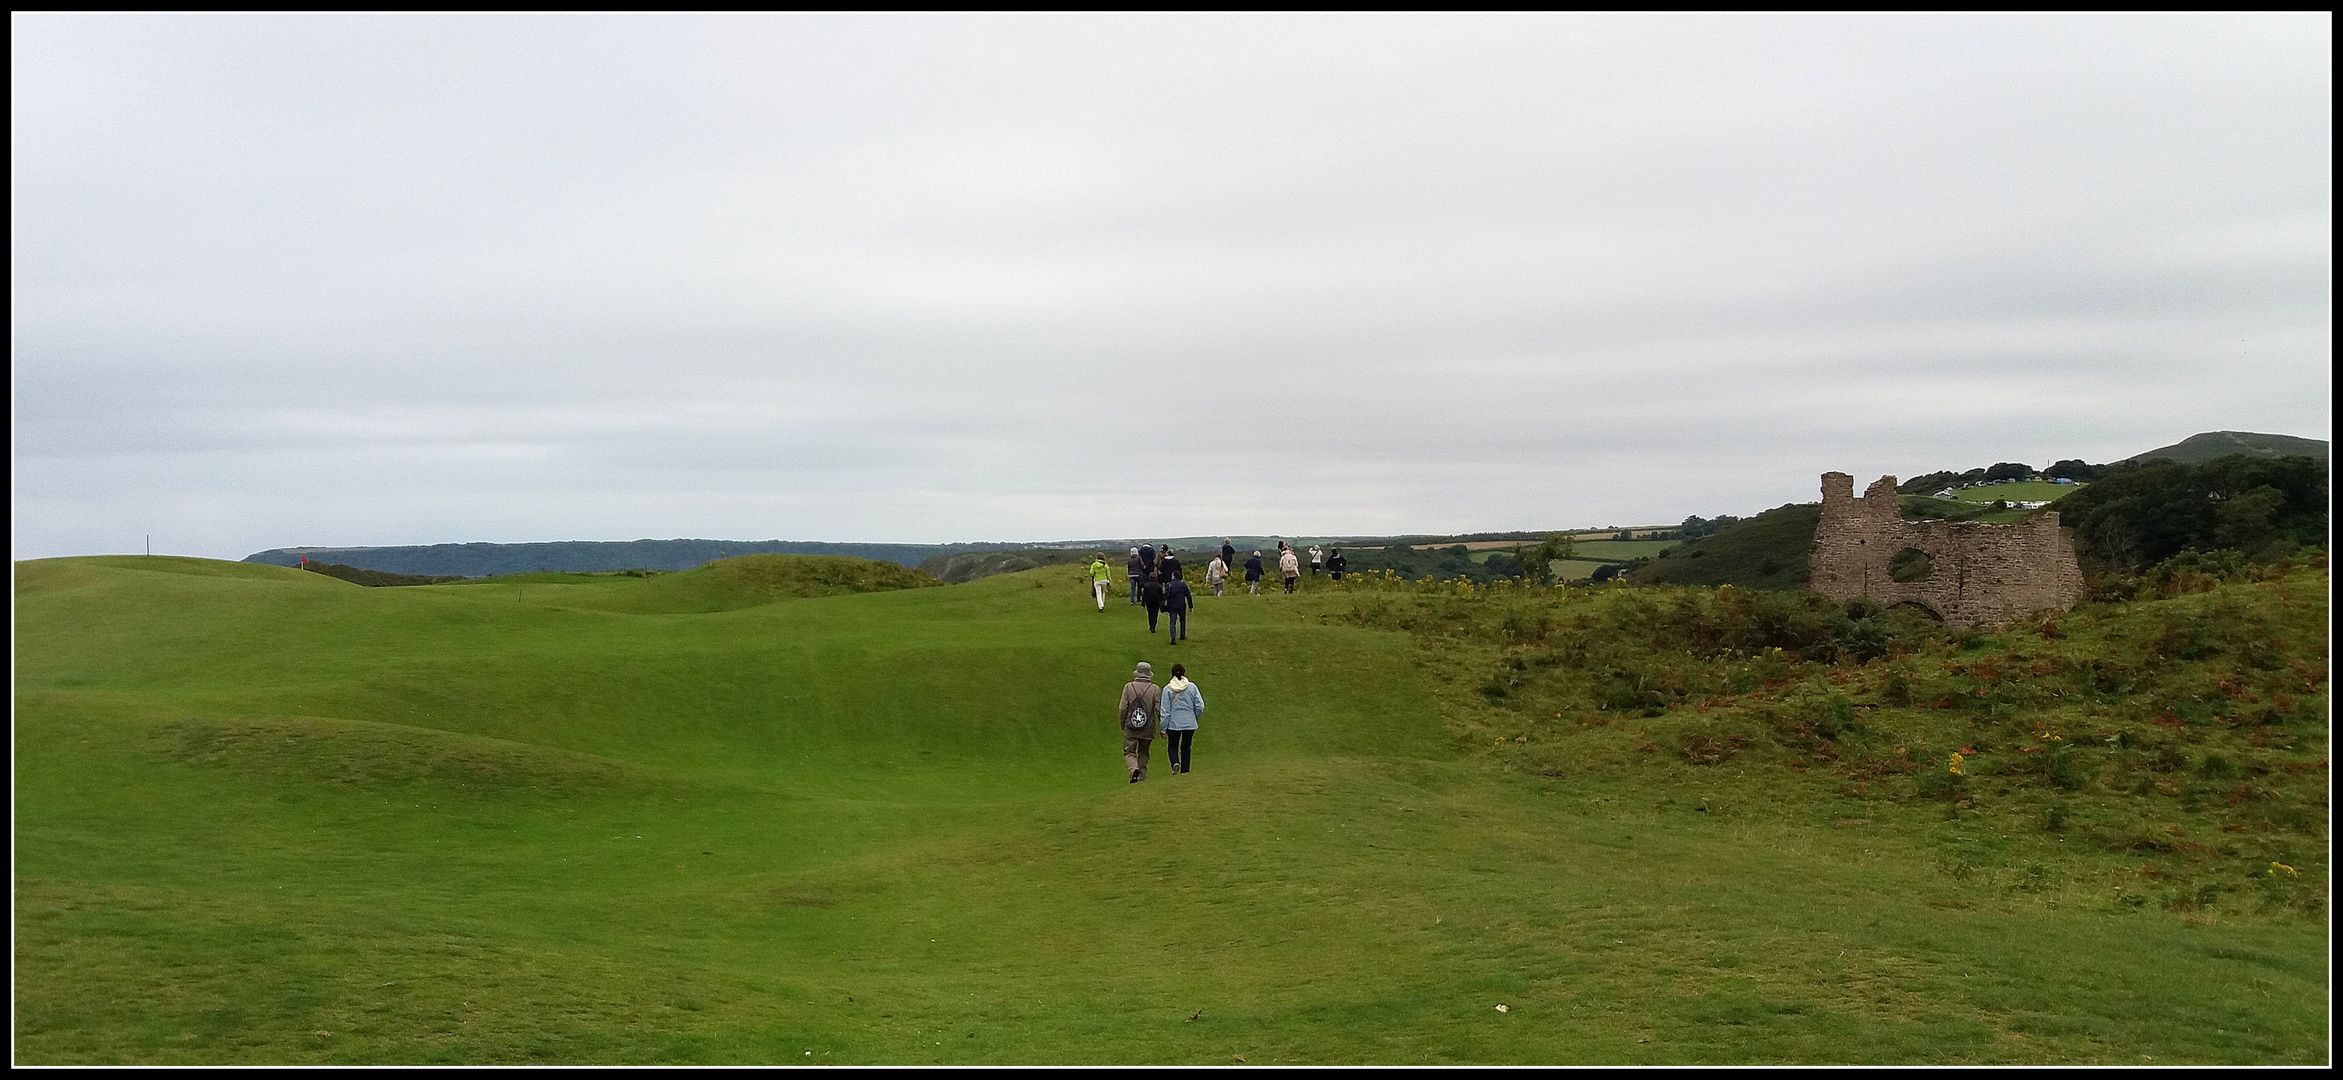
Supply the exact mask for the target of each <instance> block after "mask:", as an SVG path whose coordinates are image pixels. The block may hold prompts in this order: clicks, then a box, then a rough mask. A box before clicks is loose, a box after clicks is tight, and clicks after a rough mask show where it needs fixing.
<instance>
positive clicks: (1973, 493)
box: [1952, 480, 2089, 503]
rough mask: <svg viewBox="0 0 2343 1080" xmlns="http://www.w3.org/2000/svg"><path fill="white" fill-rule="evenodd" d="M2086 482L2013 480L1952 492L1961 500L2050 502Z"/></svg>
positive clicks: (1976, 501)
mask: <svg viewBox="0 0 2343 1080" xmlns="http://www.w3.org/2000/svg"><path fill="white" fill-rule="evenodd" d="M2087 486H2089V485H2086V484H2052V483H2047V482H2044V481H2040V480H2012V481H2010V482H2008V483H2003V484H1986V485H1984V486H1982V487H1972V488H1960V489H1957V490H1955V491H1954V492H1953V493H1952V497H1953V498H1954V499H1955V500H1956V501H1959V502H1966V503H1989V502H2049V501H2053V500H2057V499H2063V498H2065V497H2067V496H2069V495H2072V494H2074V493H2075V492H2078V491H2081V490H2082V489H2083V488H2085V487H2087Z"/></svg>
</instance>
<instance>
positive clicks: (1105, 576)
mask: <svg viewBox="0 0 2343 1080" xmlns="http://www.w3.org/2000/svg"><path fill="white" fill-rule="evenodd" d="M1276 567H1277V575H1278V577H1280V578H1282V579H1283V580H1284V582H1285V591H1287V592H1289V593H1290V592H1293V591H1295V590H1296V589H1297V588H1298V587H1299V586H1300V585H1301V578H1302V556H1301V553H1300V552H1298V551H1295V550H1294V546H1293V545H1292V544H1289V543H1287V542H1285V541H1283V540H1280V541H1278V542H1277V556H1276ZM1123 569H1124V572H1125V574H1126V575H1127V577H1128V579H1129V582H1130V597H1129V603H1130V604H1131V605H1132V606H1134V607H1145V608H1146V609H1147V632H1148V633H1150V634H1152V633H1154V632H1155V630H1156V626H1157V623H1158V620H1159V619H1161V620H1163V621H1164V623H1165V630H1166V632H1167V633H1168V635H1169V637H1170V643H1171V644H1173V645H1177V644H1179V643H1180V642H1182V641H1185V640H1187V637H1188V615H1189V613H1190V612H1192V611H1193V610H1195V607H1196V594H1195V592H1194V591H1193V590H1192V589H1190V588H1189V587H1188V582H1187V580H1186V576H1187V575H1186V573H1185V572H1184V570H1183V568H1182V567H1181V565H1180V556H1179V553H1178V552H1176V551H1174V550H1172V546H1171V545H1170V544H1164V545H1161V546H1158V545H1155V544H1141V545H1139V546H1138V547H1135V548H1132V549H1131V551H1130V555H1129V557H1128V558H1127V559H1126V560H1125V562H1124V564H1123ZM1238 569H1239V568H1238V566H1237V548H1236V545H1235V544H1234V543H1233V542H1231V541H1230V540H1228V539H1227V538H1225V537H1224V538H1223V539H1222V540H1221V542H1220V551H1219V553H1217V554H1215V555H1214V556H1213V557H1212V561H1211V562H1210V563H1207V564H1206V565H1205V567H1204V584H1205V586H1206V587H1208V588H1210V589H1211V590H1212V595H1214V596H1223V595H1226V593H1227V589H1228V586H1229V579H1230V578H1232V577H1234V576H1235V575H1236V574H1237V572H1238ZM1345 569H1346V560H1345V559H1344V558H1343V556H1342V549H1341V548H1333V549H1328V550H1321V549H1320V548H1318V547H1317V546H1316V545H1312V546H1311V548H1310V573H1311V574H1312V575H1316V574H1317V573H1319V572H1320V571H1321V570H1324V571H1327V572H1329V573H1331V574H1332V575H1333V576H1334V579H1335V580H1337V581H1340V580H1342V575H1343V572H1344V570H1345ZM1243 573H1244V581H1245V591H1246V592H1248V593H1250V594H1252V595H1254V596H1259V595H1261V579H1262V578H1263V577H1264V576H1265V575H1266V569H1265V567H1264V566H1263V565H1262V555H1261V552H1259V551H1255V552H1253V553H1252V554H1251V555H1250V556H1248V557H1247V558H1246V559H1245V562H1244V566H1243ZM1113 584H1114V575H1113V571H1112V569H1111V568H1110V567H1109V566H1108V565H1107V561H1106V556H1105V555H1103V554H1101V555H1096V556H1093V557H1092V559H1091V561H1090V592H1091V597H1092V599H1094V600H1096V601H1097V603H1098V610H1099V611H1100V612H1101V613H1104V612H1105V611H1106V594H1107V591H1108V589H1109V588H1111V587H1112V586H1113ZM1203 715H1204V692H1203V691H1202V690H1200V689H1198V688H1197V687H1196V684H1195V683H1193V682H1190V681H1189V680H1188V669H1187V667H1186V666H1185V665H1182V664H1173V665H1172V668H1171V681H1170V682H1168V683H1165V684H1163V685H1161V686H1158V685H1156V682H1155V669H1154V667H1153V665H1151V664H1149V663H1147V662H1146V661H1144V660H1142V661H1140V662H1139V665H1138V667H1137V668H1136V669H1134V670H1133V671H1132V673H1131V681H1130V682H1128V683H1125V684H1124V685H1123V694H1122V698H1121V699H1120V700H1119V701H1118V702H1117V703H1116V705H1115V719H1116V723H1117V724H1119V725H1120V726H1121V728H1122V732H1123V764H1124V766H1125V767H1126V768H1128V769H1129V770H1130V774H1131V783H1134V784H1136V783H1138V782H1139V781H1141V780H1145V779H1147V765H1148V757H1149V755H1150V753H1151V747H1153V745H1154V742H1155V739H1156V736H1157V735H1159V734H1160V735H1161V736H1162V737H1163V740H1164V751H1165V755H1166V757H1167V758H1168V760H1169V762H1170V766H1171V771H1173V772H1175V773H1184V772H1187V771H1188V769H1189V766H1190V764H1191V762H1192V759H1193V755H1194V753H1195V745H1196V724H1197V720H1198V719H1199V718H1200V717H1202V716H1203Z"/></svg>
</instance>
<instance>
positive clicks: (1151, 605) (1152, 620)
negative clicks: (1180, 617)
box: [1147, 600, 1163, 634]
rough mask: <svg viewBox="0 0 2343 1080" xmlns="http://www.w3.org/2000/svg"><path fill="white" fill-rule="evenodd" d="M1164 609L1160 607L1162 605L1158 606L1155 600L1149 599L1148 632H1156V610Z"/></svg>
mask: <svg viewBox="0 0 2343 1080" xmlns="http://www.w3.org/2000/svg"><path fill="white" fill-rule="evenodd" d="M1162 610H1163V609H1162V608H1160V607H1157V606H1156V604H1155V601H1153V600H1149V601H1148V602H1147V632H1148V633H1150V634H1152V633H1154V632H1155V613H1156V612H1158V611H1162Z"/></svg>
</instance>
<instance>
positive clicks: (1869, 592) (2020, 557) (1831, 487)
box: [1809, 472, 2083, 626]
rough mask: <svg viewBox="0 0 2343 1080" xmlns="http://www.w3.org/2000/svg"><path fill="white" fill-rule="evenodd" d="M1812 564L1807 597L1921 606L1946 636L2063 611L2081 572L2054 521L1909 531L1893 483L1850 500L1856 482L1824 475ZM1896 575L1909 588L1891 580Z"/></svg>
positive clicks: (1922, 526)
mask: <svg viewBox="0 0 2343 1080" xmlns="http://www.w3.org/2000/svg"><path fill="white" fill-rule="evenodd" d="M1913 553H1916V554H1913ZM1899 555H1900V556H1903V557H1902V558H1901V559H1899V558H1898V556H1899ZM1921 556H1925V558H1922V557H1921ZM1809 559H1810V561H1811V563H1812V565H1813V577H1812V579H1811V588H1813V589H1814V591H1815V592H1818V593H1821V594H1822V595H1824V596H1827V597H1829V598H1831V599H1832V600H1837V601H1842V602H1843V601H1847V600H1852V599H1854V598H1855V597H1858V596H1867V597H1870V598H1871V599H1873V600H1876V601H1878V602H1879V603H1881V604H1885V605H1888V606H1891V607H1892V606H1894V605H1896V604H1918V605H1920V606H1921V607H1924V608H1927V609H1928V610H1929V611H1931V612H1933V613H1935V614H1936V616H1937V617H1938V618H1941V619H1943V620H1944V621H1945V622H1946V623H1947V624H1948V625H1952V626H1992V625H1999V624H2001V623H2005V622H2008V621H2010V620H2011V619H2014V618H2017V617H2018V616H2021V615H2025V614H2027V613H2029V612H2034V611H2040V610H2042V609H2044V608H2055V609H2057V610H2060V611H2065V610H2067V609H2070V608H2072V607H2074V606H2075V601H2076V600H2079V599H2081V598H2082V595H2083V571H2082V567H2081V566H2080V565H2079V564H2077V563H2076V562H2075V551H2074V545H2073V544H2072V543H2070V542H2068V540H2067V538H2066V534H2065V533H2063V532H2061V531H2060V530H2059V527H2058V514H2057V513H2056V512H2053V511H2044V512H2042V513H2039V514H2035V515H2034V516H2032V517H2029V518H2027V519H2025V520H2024V521H2019V522H2014V523H2012V524H2008V525H1988V524H1983V523H1980V522H1972V521H1905V520H1904V519H1903V515H1902V514H1901V513H1900V512H1899V511H1898V510H1897V507H1896V478H1895V477H1893V476H1882V477H1880V478H1879V480H1878V481H1877V482H1876V483H1873V484H1872V485H1871V487H1870V488H1868V489H1866V490H1865V491H1864V492H1863V497H1862V498H1856V497H1855V478H1854V477H1852V476H1849V475H1847V474H1846V473H1840V472H1829V473H1824V474H1822V523H1821V524H1820V525H1818V526H1816V527H1815V530H1814V547H1813V550H1812V551H1811V552H1810V554H1809ZM1899 568H1901V569H1903V570H1904V573H1903V576H1904V577H1906V578H1910V579H1912V580H1906V581H1897V580H1895V579H1896V576H1897V570H1898V569H1899ZM1916 568H1917V572H1915V569H1916Z"/></svg>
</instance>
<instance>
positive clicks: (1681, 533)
mask: <svg viewBox="0 0 2343 1080" xmlns="http://www.w3.org/2000/svg"><path fill="white" fill-rule="evenodd" d="M1740 520H1741V519H1740V518H1737V517H1734V516H1733V515H1731V514H1719V515H1717V516H1715V517H1713V518H1704V517H1701V516H1699V515H1697V514H1696V515H1694V516H1692V517H1688V518H1685V519H1684V524H1683V525H1681V526H1679V527H1678V528H1677V529H1676V535H1674V536H1666V537H1659V538H1658V539H1663V540H1698V539H1700V538H1701V537H1703V536H1713V535H1715V534H1716V532H1717V530H1719V529H1722V528H1724V527H1725V526H1727V525H1731V524H1733V523H1735V522H1737V521H1740Z"/></svg>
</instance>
